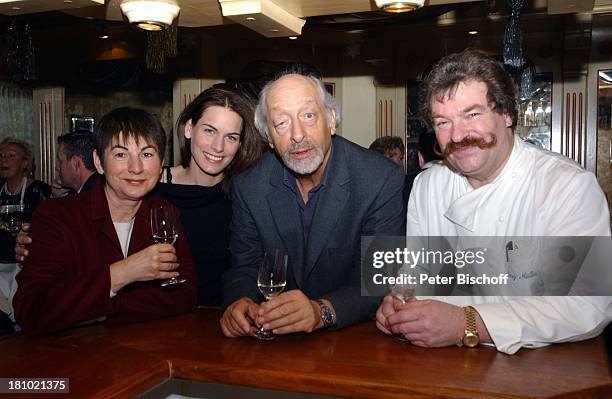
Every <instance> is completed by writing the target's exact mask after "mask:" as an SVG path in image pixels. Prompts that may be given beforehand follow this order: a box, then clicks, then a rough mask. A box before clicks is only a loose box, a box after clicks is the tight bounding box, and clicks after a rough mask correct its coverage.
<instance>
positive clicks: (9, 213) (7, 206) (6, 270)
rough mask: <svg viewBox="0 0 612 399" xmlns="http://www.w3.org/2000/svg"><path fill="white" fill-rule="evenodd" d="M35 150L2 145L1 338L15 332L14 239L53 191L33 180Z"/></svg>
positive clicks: (16, 143)
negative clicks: (32, 213)
mask: <svg viewBox="0 0 612 399" xmlns="http://www.w3.org/2000/svg"><path fill="white" fill-rule="evenodd" d="M33 173H34V162H33V154H32V146H31V145H30V144H28V143H26V142H25V141H22V140H19V139H17V138H14V137H6V138H4V139H3V140H2V141H1V142H0V180H2V181H3V183H2V184H1V186H0V334H1V333H7V332H12V331H13V323H12V321H11V320H10V319H9V317H11V318H12V317H13V315H12V311H13V309H12V306H11V299H12V297H13V295H14V294H15V290H16V289H17V287H16V284H15V275H17V273H18V272H19V266H18V265H17V264H16V263H15V249H14V248H15V235H16V234H17V232H18V231H19V229H20V227H21V224H22V223H23V222H24V221H27V220H29V215H30V214H31V212H32V211H34V209H36V207H37V206H38V204H40V203H41V202H42V201H44V200H46V199H47V198H49V197H50V196H51V187H49V185H47V184H46V183H43V182H41V181H39V180H34V178H33Z"/></svg>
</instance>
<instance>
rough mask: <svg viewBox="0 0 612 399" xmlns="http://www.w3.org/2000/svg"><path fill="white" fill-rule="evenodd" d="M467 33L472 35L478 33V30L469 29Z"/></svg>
mask: <svg viewBox="0 0 612 399" xmlns="http://www.w3.org/2000/svg"><path fill="white" fill-rule="evenodd" d="M468 34H469V35H472V36H474V35H477V34H478V31H477V30H471V31H468Z"/></svg>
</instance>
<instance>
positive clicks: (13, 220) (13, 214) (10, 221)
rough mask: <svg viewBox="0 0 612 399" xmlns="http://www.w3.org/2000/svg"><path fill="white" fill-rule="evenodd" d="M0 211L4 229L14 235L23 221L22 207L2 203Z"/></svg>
mask: <svg viewBox="0 0 612 399" xmlns="http://www.w3.org/2000/svg"><path fill="white" fill-rule="evenodd" d="M1 212H2V224H3V228H4V230H6V231H8V232H9V233H11V234H12V235H14V236H16V235H17V233H19V230H21V224H22V223H23V207H22V206H21V205H3V206H2V209H1Z"/></svg>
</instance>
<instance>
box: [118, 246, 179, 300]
mask: <svg viewBox="0 0 612 399" xmlns="http://www.w3.org/2000/svg"><path fill="white" fill-rule="evenodd" d="M178 267H179V264H178V263H177V257H176V250H175V249H174V247H173V246H172V245H171V244H153V245H150V246H148V247H147V248H145V249H143V250H140V251H138V252H136V253H134V254H132V255H130V256H128V257H127V258H125V259H123V260H120V261H118V262H115V263H113V264H112V265H111V266H110V269H111V290H112V291H113V292H118V291H119V290H120V289H121V288H123V287H125V286H126V285H128V284H130V283H133V282H135V281H150V280H166V279H170V278H173V277H178V276H179V273H178V272H177V271H176V269H177V268H178Z"/></svg>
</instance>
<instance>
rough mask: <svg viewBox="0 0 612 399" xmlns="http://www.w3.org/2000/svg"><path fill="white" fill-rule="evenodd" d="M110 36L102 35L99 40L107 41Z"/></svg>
mask: <svg viewBox="0 0 612 399" xmlns="http://www.w3.org/2000/svg"><path fill="white" fill-rule="evenodd" d="M109 37H110V36H109V35H102V36H100V39H108V38H109Z"/></svg>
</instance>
